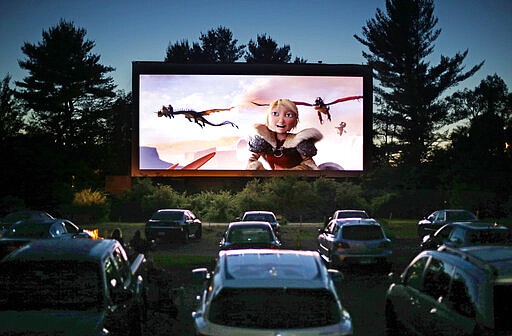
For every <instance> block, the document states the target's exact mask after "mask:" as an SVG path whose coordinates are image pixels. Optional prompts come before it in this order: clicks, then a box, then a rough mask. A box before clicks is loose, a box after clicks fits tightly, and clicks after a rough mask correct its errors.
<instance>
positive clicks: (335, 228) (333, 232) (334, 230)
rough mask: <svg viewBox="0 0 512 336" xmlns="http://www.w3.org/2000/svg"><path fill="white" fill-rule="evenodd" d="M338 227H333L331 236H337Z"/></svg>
mask: <svg viewBox="0 0 512 336" xmlns="http://www.w3.org/2000/svg"><path fill="white" fill-rule="evenodd" d="M340 227H341V225H334V227H333V229H332V234H333V235H335V236H336V235H338V232H339V231H340Z"/></svg>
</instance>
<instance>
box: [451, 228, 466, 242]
mask: <svg viewBox="0 0 512 336" xmlns="http://www.w3.org/2000/svg"><path fill="white" fill-rule="evenodd" d="M465 234H466V230H464V229H461V228H455V229H453V231H452V233H451V235H450V241H451V242H456V241H459V242H463V241H464V236H465Z"/></svg>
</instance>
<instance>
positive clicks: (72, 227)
mask: <svg viewBox="0 0 512 336" xmlns="http://www.w3.org/2000/svg"><path fill="white" fill-rule="evenodd" d="M62 224H64V227H65V228H66V232H68V233H78V232H79V231H80V230H79V229H78V227H77V226H76V225H74V224H72V223H70V222H67V221H66V222H63V223H62Z"/></svg>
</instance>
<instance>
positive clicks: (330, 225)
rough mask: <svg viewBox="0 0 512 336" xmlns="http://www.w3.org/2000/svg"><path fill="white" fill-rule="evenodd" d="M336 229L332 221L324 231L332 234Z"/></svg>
mask: <svg viewBox="0 0 512 336" xmlns="http://www.w3.org/2000/svg"><path fill="white" fill-rule="evenodd" d="M336 227H337V225H336V221H332V222H330V223H329V225H327V228H326V229H325V231H326V232H327V233H330V234H334V230H335V229H336Z"/></svg>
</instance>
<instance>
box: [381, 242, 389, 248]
mask: <svg viewBox="0 0 512 336" xmlns="http://www.w3.org/2000/svg"><path fill="white" fill-rule="evenodd" d="M390 247H391V243H390V242H388V241H383V242H382V243H380V244H379V248H386V249H387V248H390Z"/></svg>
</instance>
